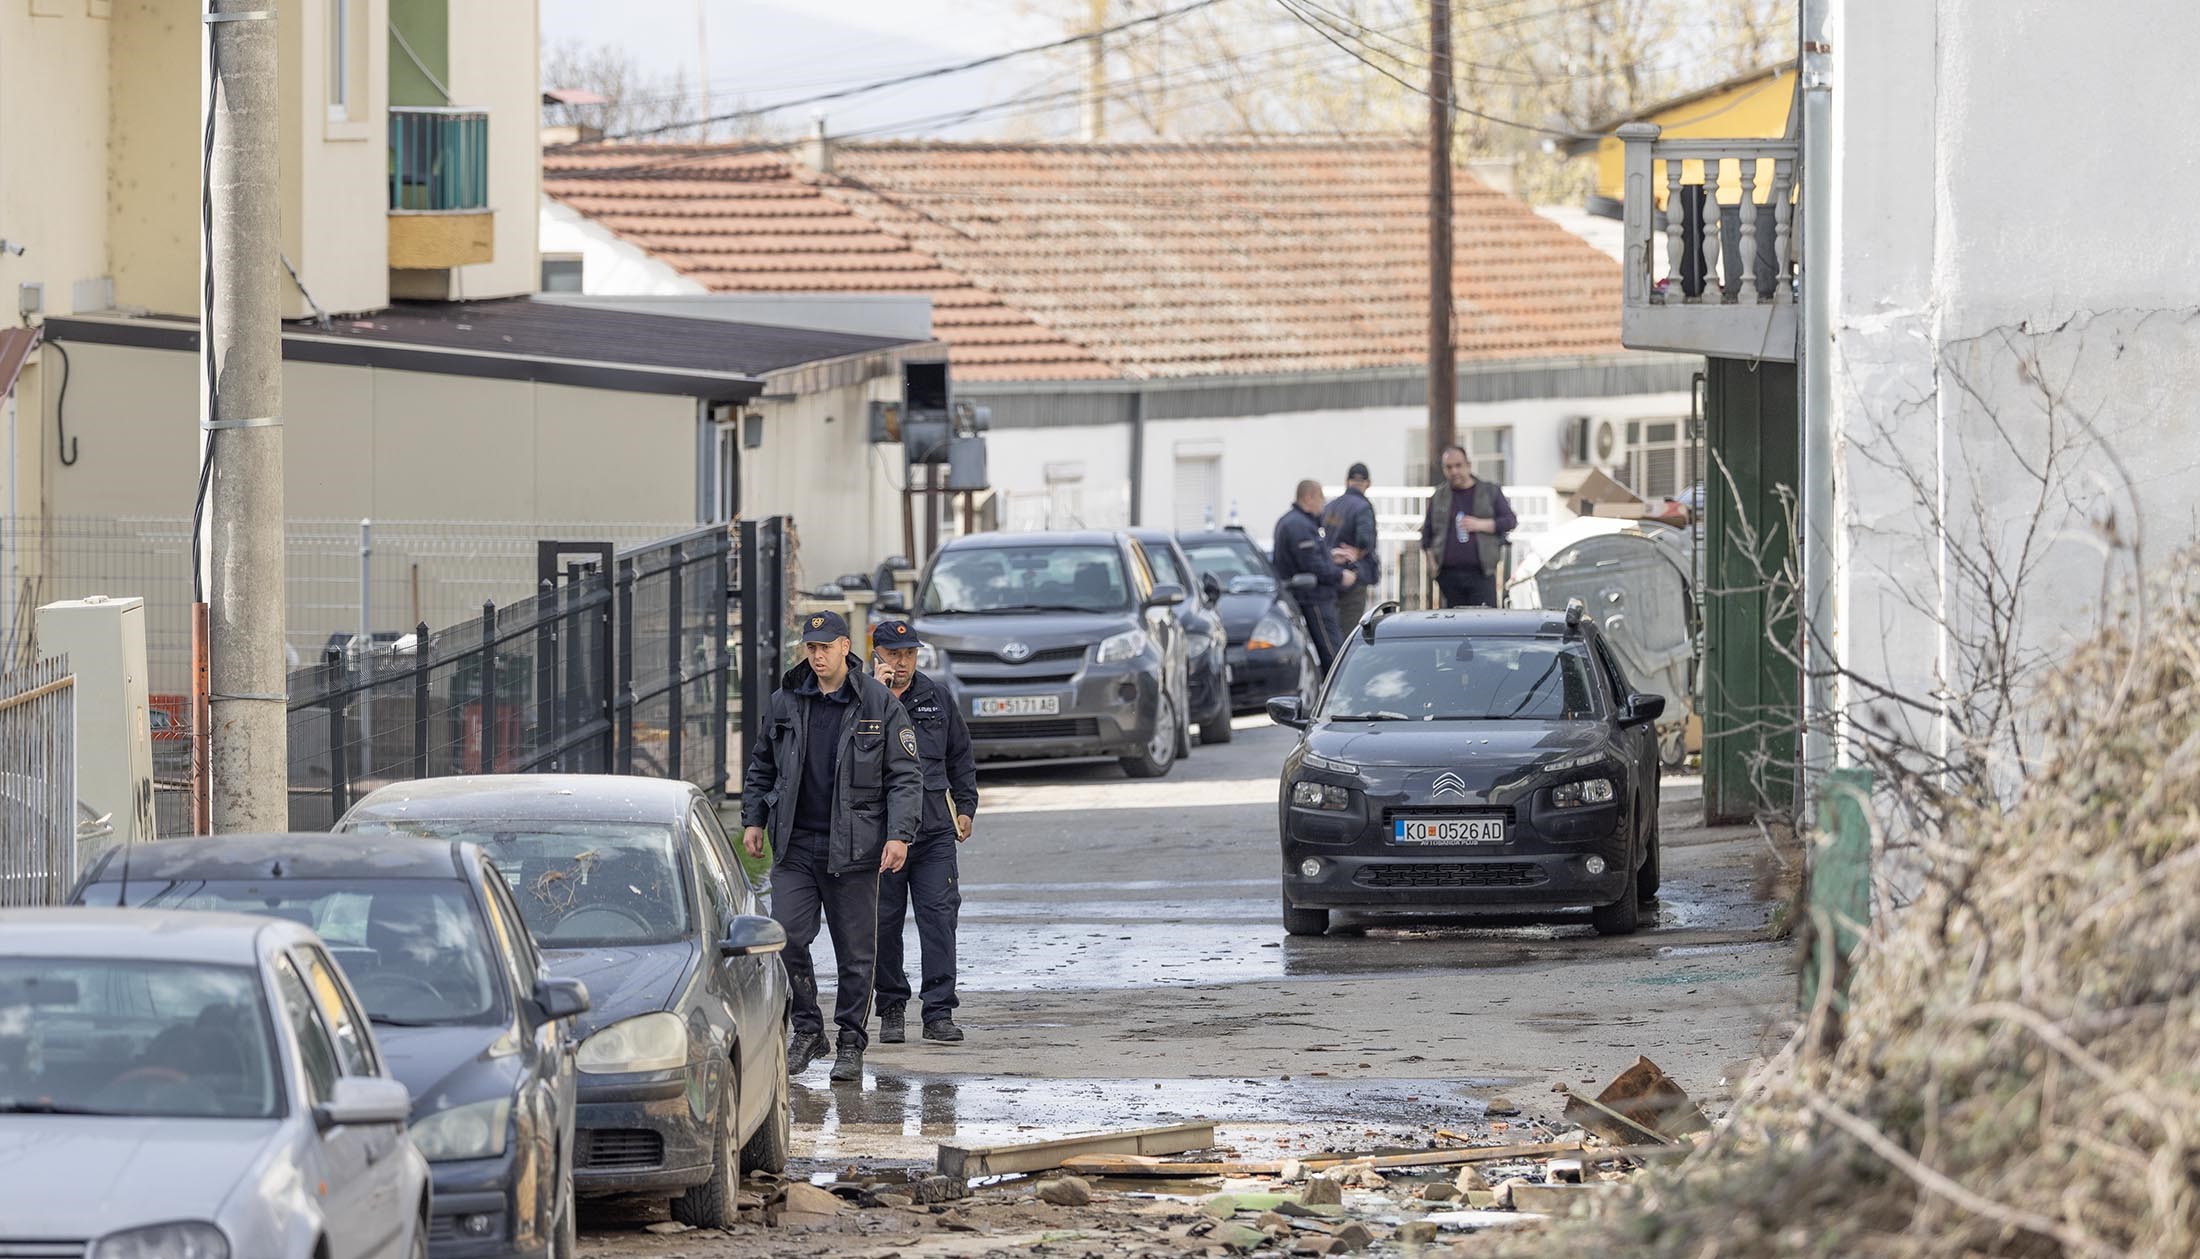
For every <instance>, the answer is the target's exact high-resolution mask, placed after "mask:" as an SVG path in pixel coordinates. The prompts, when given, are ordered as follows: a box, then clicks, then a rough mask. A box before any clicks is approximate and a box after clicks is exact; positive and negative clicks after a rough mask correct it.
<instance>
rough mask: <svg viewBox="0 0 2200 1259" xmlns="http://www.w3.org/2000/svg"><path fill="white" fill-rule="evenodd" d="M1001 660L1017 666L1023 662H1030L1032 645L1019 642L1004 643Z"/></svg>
mask: <svg viewBox="0 0 2200 1259" xmlns="http://www.w3.org/2000/svg"><path fill="white" fill-rule="evenodd" d="M1001 659H1003V660H1006V661H1008V662H1009V663H1010V664H1015V663H1017V662H1019V661H1023V660H1029V659H1031V644H1029V643H1018V642H1007V643H1002V644H1001Z"/></svg>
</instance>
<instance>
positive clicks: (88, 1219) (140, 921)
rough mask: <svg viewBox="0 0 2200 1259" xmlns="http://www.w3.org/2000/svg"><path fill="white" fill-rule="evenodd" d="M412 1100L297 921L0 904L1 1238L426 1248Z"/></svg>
mask: <svg viewBox="0 0 2200 1259" xmlns="http://www.w3.org/2000/svg"><path fill="white" fill-rule="evenodd" d="M411 1109H412V1099H411V1097H410V1096H409V1095H408V1094H407V1092H406V1090H405V1086H404V1085H402V1084H400V1083H398V1082H397V1081H395V1080H393V1079H391V1078H389V1075H388V1074H387V1072H386V1070H385V1068H384V1066H383V1063H382V1056H381V1052H380V1050H379V1048H378V1047H377V1046H376V1044H375V1041H374V1033H373V1030H372V1029H371V1028H370V1027H369V1026H368V1023H367V1020H366V1018H365V1016H364V1015H362V1014H361V1013H360V1008H359V1002H358V998H357V997H356V996H354V995H353V993H352V991H351V985H350V984H349V983H348V982H346V981H345V979H344V977H343V973H342V972H341V971H339V970H338V969H337V968H336V964H335V963H334V962H333V961H331V960H330V958H329V955H328V953H327V952H326V951H325V950H324V949H323V948H322V946H321V941H320V938H319V937H317V936H316V935H314V934H313V932H312V931H310V930H308V929H307V928H305V927H303V926H300V925H298V924H296V923H292V922H288V921H283V920H279V919H273V918H260V917H251V916H246V915H242V914H218V913H199V912H190V911H172V912H171V911H153V910H101V909H24V910H8V911H4V912H0V1254H10V1255H55V1256H64V1255H65V1256H71V1257H79V1256H81V1257H82V1259H119V1257H121V1256H130V1257H131V1259H136V1257H138V1256H161V1257H166V1259H262V1257H263V1256H265V1257H267V1259H309V1257H311V1256H315V1255H325V1256H326V1257H327V1259H370V1257H371V1259H389V1257H394V1259H406V1257H414V1259H417V1257H419V1256H424V1255H426V1254H427V1233H426V1230H425V1228H424V1224H423V1221H424V1220H425V1218H426V1216H427V1211H428V1166H427V1163H426V1162H425V1161H424V1160H422V1158H421V1157H420V1154H419V1151H417V1150H415V1149H414V1148H413V1145H412V1142H411V1140H410V1139H408V1138H407V1136H406V1134H405V1121H406V1119H407V1118H408V1116H409V1115H410V1112H411Z"/></svg>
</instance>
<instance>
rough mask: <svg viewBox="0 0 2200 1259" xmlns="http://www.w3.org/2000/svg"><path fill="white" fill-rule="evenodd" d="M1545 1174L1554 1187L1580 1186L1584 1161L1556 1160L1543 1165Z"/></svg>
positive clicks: (1575, 1159) (1572, 1159)
mask: <svg viewBox="0 0 2200 1259" xmlns="http://www.w3.org/2000/svg"><path fill="white" fill-rule="evenodd" d="M1543 1174H1544V1175H1545V1176H1546V1177H1548V1178H1549V1181H1550V1183H1551V1184H1554V1185H1555V1184H1560V1183H1567V1184H1575V1185H1578V1184H1580V1183H1581V1181H1582V1161H1581V1160H1580V1159H1578V1158H1554V1159H1552V1160H1551V1161H1550V1162H1548V1163H1545V1164H1544V1165H1543Z"/></svg>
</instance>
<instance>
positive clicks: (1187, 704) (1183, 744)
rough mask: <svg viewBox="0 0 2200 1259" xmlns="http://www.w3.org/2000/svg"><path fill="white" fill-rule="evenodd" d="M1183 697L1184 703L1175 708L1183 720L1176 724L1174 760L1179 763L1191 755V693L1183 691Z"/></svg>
mask: <svg viewBox="0 0 2200 1259" xmlns="http://www.w3.org/2000/svg"><path fill="white" fill-rule="evenodd" d="M1184 696H1185V698H1184V702H1183V703H1182V704H1180V705H1178V707H1177V711H1178V712H1180V713H1183V714H1184V718H1183V720H1181V721H1179V722H1177V723H1176V759H1178V760H1180V761H1181V760H1183V759H1184V758H1185V757H1187V756H1190V755H1191V754H1192V718H1191V712H1192V703H1191V692H1190V691H1189V690H1187V691H1185V692H1184Z"/></svg>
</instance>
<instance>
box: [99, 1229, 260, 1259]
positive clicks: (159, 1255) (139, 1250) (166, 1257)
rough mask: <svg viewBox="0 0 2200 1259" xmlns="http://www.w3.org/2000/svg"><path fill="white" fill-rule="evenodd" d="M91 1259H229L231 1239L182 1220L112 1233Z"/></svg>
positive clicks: (101, 1240)
mask: <svg viewBox="0 0 2200 1259" xmlns="http://www.w3.org/2000/svg"><path fill="white" fill-rule="evenodd" d="M91 1259H229V1239H228V1238H226V1237H224V1236H222V1231H221V1230H220V1229H218V1228H215V1227H214V1226H213V1225H211V1224H202V1223H199V1222H197V1221H195V1220H181V1221H178V1222H176V1223H174V1224H154V1225H150V1226H148V1227H146V1228H133V1229H131V1230H130V1231H128V1232H126V1233H109V1234H108V1235H107V1236H105V1237H102V1238H100V1239H99V1241H98V1243H97V1244H96V1245H94V1246H93V1247H92V1255H91Z"/></svg>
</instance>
